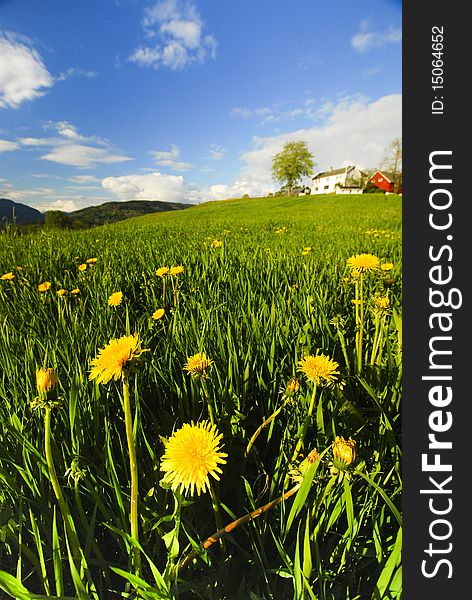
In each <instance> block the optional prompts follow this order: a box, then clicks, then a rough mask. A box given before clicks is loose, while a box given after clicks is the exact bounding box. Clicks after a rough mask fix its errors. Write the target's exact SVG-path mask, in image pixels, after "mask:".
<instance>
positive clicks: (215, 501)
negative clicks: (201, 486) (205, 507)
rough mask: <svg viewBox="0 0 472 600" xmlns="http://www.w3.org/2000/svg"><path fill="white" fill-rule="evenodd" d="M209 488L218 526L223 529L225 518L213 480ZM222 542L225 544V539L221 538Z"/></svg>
mask: <svg viewBox="0 0 472 600" xmlns="http://www.w3.org/2000/svg"><path fill="white" fill-rule="evenodd" d="M208 489H209V491H210V497H211V505H212V507H213V513H214V515H215V523H216V527H217V528H218V529H221V528H222V527H223V520H222V518H221V511H220V503H219V501H218V497H217V495H216V491H215V488H214V487H213V484H212V483H211V482H210V483H209V485H208ZM220 543H221V546H223V540H220Z"/></svg>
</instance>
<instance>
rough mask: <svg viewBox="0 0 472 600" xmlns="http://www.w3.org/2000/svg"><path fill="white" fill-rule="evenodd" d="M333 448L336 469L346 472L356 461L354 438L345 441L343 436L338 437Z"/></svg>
mask: <svg viewBox="0 0 472 600" xmlns="http://www.w3.org/2000/svg"><path fill="white" fill-rule="evenodd" d="M332 448H333V456H334V466H335V467H336V468H338V469H341V470H345V469H346V468H347V467H348V466H349V465H351V464H352V463H353V462H354V461H355V460H356V455H357V452H356V442H355V440H353V439H352V438H349V439H348V440H345V439H344V438H343V437H342V436H340V435H337V436H336V438H335V439H334V442H333V444H332Z"/></svg>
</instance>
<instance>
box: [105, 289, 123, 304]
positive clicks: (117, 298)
mask: <svg viewBox="0 0 472 600" xmlns="http://www.w3.org/2000/svg"><path fill="white" fill-rule="evenodd" d="M122 300H123V292H113V294H111V296H110V297H109V298H108V306H119V305H120V304H121V301H122Z"/></svg>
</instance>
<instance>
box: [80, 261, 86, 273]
mask: <svg viewBox="0 0 472 600" xmlns="http://www.w3.org/2000/svg"><path fill="white" fill-rule="evenodd" d="M86 270H87V265H86V263H82V264H81V265H79V271H80V272H81V273H83V272H84V271H86Z"/></svg>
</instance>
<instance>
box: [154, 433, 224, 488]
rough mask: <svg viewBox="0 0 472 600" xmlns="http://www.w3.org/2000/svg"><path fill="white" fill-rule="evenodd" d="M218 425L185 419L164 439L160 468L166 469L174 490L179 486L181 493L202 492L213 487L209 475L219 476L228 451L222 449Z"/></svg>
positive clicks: (217, 477)
mask: <svg viewBox="0 0 472 600" xmlns="http://www.w3.org/2000/svg"><path fill="white" fill-rule="evenodd" d="M222 437H223V434H222V433H220V434H219V433H218V430H217V429H216V425H211V424H210V423H209V422H207V421H203V422H202V423H197V424H196V425H194V423H193V421H192V422H191V423H185V424H184V425H183V426H182V427H181V428H180V429H179V430H178V431H176V432H174V433H173V435H172V436H171V437H170V438H169V439H168V440H167V441H166V443H165V453H164V455H163V457H162V459H161V469H160V470H161V471H164V473H165V475H164V479H163V481H164V483H168V484H170V486H171V488H172V490H173V491H175V490H177V489H179V491H180V492H181V493H182V494H186V493H187V492H188V491H190V494H191V495H193V493H194V492H195V490H196V491H197V495H198V496H200V494H201V492H206V491H207V489H208V488H209V487H210V479H209V475H211V476H212V477H214V478H215V479H217V480H219V479H220V477H219V475H218V473H222V472H223V471H222V470H221V469H220V467H219V466H218V465H219V464H225V463H226V460H225V457H226V456H228V455H227V454H226V452H221V447H222V446H221V444H220V440H221V438H222Z"/></svg>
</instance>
